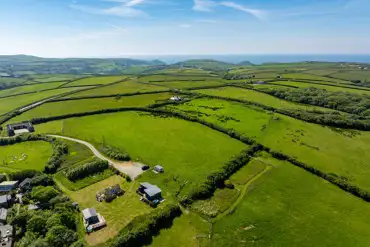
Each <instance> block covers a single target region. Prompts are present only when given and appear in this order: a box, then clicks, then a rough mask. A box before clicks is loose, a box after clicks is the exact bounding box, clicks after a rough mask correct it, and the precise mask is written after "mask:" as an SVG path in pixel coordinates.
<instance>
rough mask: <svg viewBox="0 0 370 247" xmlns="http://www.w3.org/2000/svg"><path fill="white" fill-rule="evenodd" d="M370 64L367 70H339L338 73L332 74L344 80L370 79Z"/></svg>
mask: <svg viewBox="0 0 370 247" xmlns="http://www.w3.org/2000/svg"><path fill="white" fill-rule="evenodd" d="M369 69H370V66H369V68H368V69H367V70H365V71H363V70H357V71H356V70H355V71H338V73H334V74H331V75H330V76H331V77H335V78H339V79H343V80H360V81H367V82H369V81H370V70H369Z"/></svg>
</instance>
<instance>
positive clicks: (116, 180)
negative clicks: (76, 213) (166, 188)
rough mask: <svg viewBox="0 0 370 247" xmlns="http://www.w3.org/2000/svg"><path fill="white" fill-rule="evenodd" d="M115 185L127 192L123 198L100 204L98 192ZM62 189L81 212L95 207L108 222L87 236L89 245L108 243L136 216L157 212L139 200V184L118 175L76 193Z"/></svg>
mask: <svg viewBox="0 0 370 247" xmlns="http://www.w3.org/2000/svg"><path fill="white" fill-rule="evenodd" d="M115 184H120V185H121V188H122V189H123V190H124V191H125V194H124V195H123V196H120V197H119V198H116V199H115V200H114V201H112V202H111V203H106V202H101V203H100V202H98V201H97V200H96V192H98V191H101V190H103V189H105V188H107V187H109V186H112V185H115ZM58 185H60V183H58ZM60 187H62V188H63V191H64V192H65V193H66V194H67V195H68V196H69V197H70V198H71V199H72V200H73V201H76V202H78V203H79V206H80V209H81V210H82V209H85V208H91V207H93V208H95V209H96V211H97V212H98V213H100V214H101V215H102V216H103V217H104V218H105V220H106V221H107V227H105V228H103V229H101V230H99V231H96V232H94V233H92V234H89V235H86V236H85V239H86V241H87V243H88V244H89V245H97V244H101V243H104V242H106V241H107V240H108V239H110V238H112V237H114V236H115V235H117V233H118V232H119V231H120V230H121V229H122V228H124V227H125V226H126V225H127V224H128V223H129V222H130V221H131V220H132V219H134V218H135V217H136V216H139V215H141V214H145V213H149V212H151V211H152V210H155V209H153V208H151V207H150V206H149V205H147V204H145V203H143V202H141V201H140V200H139V199H140V197H139V195H137V194H136V192H135V191H136V189H137V187H138V184H137V183H135V182H132V183H127V182H125V180H124V179H123V178H122V177H120V176H117V175H115V176H111V177H109V178H107V179H105V180H103V181H100V182H98V183H95V184H93V185H90V186H88V187H86V188H84V189H82V190H79V191H75V192H74V191H70V190H68V189H66V188H65V187H63V186H60ZM159 207H161V206H159ZM81 217H82V216H81Z"/></svg>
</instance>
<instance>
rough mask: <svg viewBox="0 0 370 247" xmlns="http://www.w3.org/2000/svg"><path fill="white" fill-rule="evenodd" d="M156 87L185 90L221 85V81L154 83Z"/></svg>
mask: <svg viewBox="0 0 370 247" xmlns="http://www.w3.org/2000/svg"><path fill="white" fill-rule="evenodd" d="M155 84H156V85H161V86H164V87H168V88H173V89H177V88H179V89H185V88H192V87H203V86H218V85H222V84H223V82H222V81H211V80H207V81H168V82H155Z"/></svg>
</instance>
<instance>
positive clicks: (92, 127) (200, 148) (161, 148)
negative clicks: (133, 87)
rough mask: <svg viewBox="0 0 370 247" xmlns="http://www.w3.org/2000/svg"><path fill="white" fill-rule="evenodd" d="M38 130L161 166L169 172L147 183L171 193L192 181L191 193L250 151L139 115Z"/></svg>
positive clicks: (203, 131)
mask: <svg viewBox="0 0 370 247" xmlns="http://www.w3.org/2000/svg"><path fill="white" fill-rule="evenodd" d="M36 128H37V131H38V132H41V133H61V134H63V135H67V136H71V137H76V138H79V139H82V140H86V141H90V142H92V143H93V144H96V145H95V146H99V145H100V144H101V143H107V144H109V145H112V146H115V147H117V148H121V149H124V150H126V151H127V152H128V153H129V154H130V156H131V157H132V158H133V159H134V160H137V159H138V160H140V161H142V162H144V163H146V164H148V165H151V166H154V165H157V164H161V165H162V166H163V167H164V169H165V173H164V174H154V173H153V172H151V171H149V172H146V173H145V174H144V175H143V177H142V178H141V180H143V181H144V180H148V181H149V182H153V183H154V184H158V185H159V186H160V187H163V188H168V190H169V191H170V192H171V193H175V192H176V190H177V189H178V186H173V184H176V183H178V182H179V181H180V182H185V181H188V183H187V185H186V188H189V189H190V188H192V186H193V185H196V184H197V183H199V182H200V181H203V179H204V178H205V177H206V176H207V175H208V174H209V173H211V172H212V171H215V170H218V169H219V168H220V167H221V166H223V165H224V164H225V163H226V162H227V161H229V160H230V159H231V158H232V157H233V156H235V155H237V154H239V153H240V152H241V150H242V149H244V148H246V145H244V144H242V143H240V142H238V141H236V140H233V139H231V138H230V137H228V136H226V135H224V134H220V133H218V132H217V131H214V130H211V129H209V128H207V127H204V126H202V125H200V124H195V123H190V122H187V121H184V120H180V119H176V118H161V117H153V116H151V115H147V114H143V113H137V112H122V113H115V114H103V115H97V116H88V117H82V118H75V119H66V120H64V121H54V122H50V123H47V124H42V125H37V126H36ZM62 130H63V131H62ZM103 130H104V131H103Z"/></svg>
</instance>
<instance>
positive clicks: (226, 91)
mask: <svg viewBox="0 0 370 247" xmlns="http://www.w3.org/2000/svg"><path fill="white" fill-rule="evenodd" d="M195 92H198V93H202V94H207V95H214V96H222V97H229V98H233V99H241V100H246V101H251V102H256V103H260V104H263V105H265V106H270V107H275V108H277V109H299V110H306V111H315V110H319V111H326V112H330V111H331V112H332V111H334V110H331V109H327V108H324V107H315V106H311V105H304V104H296V103H293V102H289V101H286V100H281V99H278V98H276V97H273V96H270V95H268V94H264V93H260V92H256V91H253V90H248V89H243V88H236V87H224V88H213V89H202V90H196V91H195Z"/></svg>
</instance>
